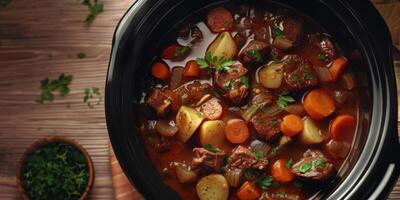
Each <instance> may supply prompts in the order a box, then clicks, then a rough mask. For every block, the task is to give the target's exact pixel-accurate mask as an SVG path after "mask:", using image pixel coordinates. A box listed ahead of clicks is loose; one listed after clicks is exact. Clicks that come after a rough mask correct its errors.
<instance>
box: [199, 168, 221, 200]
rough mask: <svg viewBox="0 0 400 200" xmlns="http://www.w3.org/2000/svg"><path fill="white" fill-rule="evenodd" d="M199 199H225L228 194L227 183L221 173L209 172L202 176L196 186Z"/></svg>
mask: <svg viewBox="0 0 400 200" xmlns="http://www.w3.org/2000/svg"><path fill="white" fill-rule="evenodd" d="M196 190H197V196H198V197H199V199H200V200H226V199H228V195H229V185H228V181H226V179H225V177H224V176H222V175H221V174H211V175H208V176H206V177H203V178H202V179H201V180H200V181H199V182H198V183H197V186H196Z"/></svg>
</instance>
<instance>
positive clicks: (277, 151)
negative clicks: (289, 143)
mask: <svg viewBox="0 0 400 200" xmlns="http://www.w3.org/2000/svg"><path fill="white" fill-rule="evenodd" d="M269 153H270V154H271V156H276V155H278V153H279V146H276V147H274V148H272V149H271V150H270V152H269Z"/></svg>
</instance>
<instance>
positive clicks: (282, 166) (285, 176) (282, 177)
mask: <svg viewBox="0 0 400 200" xmlns="http://www.w3.org/2000/svg"><path fill="white" fill-rule="evenodd" d="M287 163H288V161H287V160H286V159H279V160H277V161H275V162H274V164H273V165H272V167H271V176H272V177H273V178H274V180H276V181H279V182H281V183H287V182H290V181H292V180H293V179H294V175H293V173H292V171H290V167H291V166H287V165H288V164H287Z"/></svg>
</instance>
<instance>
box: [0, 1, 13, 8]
mask: <svg viewBox="0 0 400 200" xmlns="http://www.w3.org/2000/svg"><path fill="white" fill-rule="evenodd" d="M10 3H11V0H0V7H3V8H5V7H7V6H8V4H10Z"/></svg>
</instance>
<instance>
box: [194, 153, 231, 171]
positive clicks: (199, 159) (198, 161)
mask: <svg viewBox="0 0 400 200" xmlns="http://www.w3.org/2000/svg"><path fill="white" fill-rule="evenodd" d="M217 150H218V152H216V153H214V152H211V151H208V150H207V149H205V148H194V149H193V153H194V154H195V157H194V158H193V160H192V165H193V167H194V168H196V169H203V170H208V171H209V170H219V169H220V168H221V165H222V163H223V160H224V157H225V153H224V152H223V151H220V150H219V149H217Z"/></svg>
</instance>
